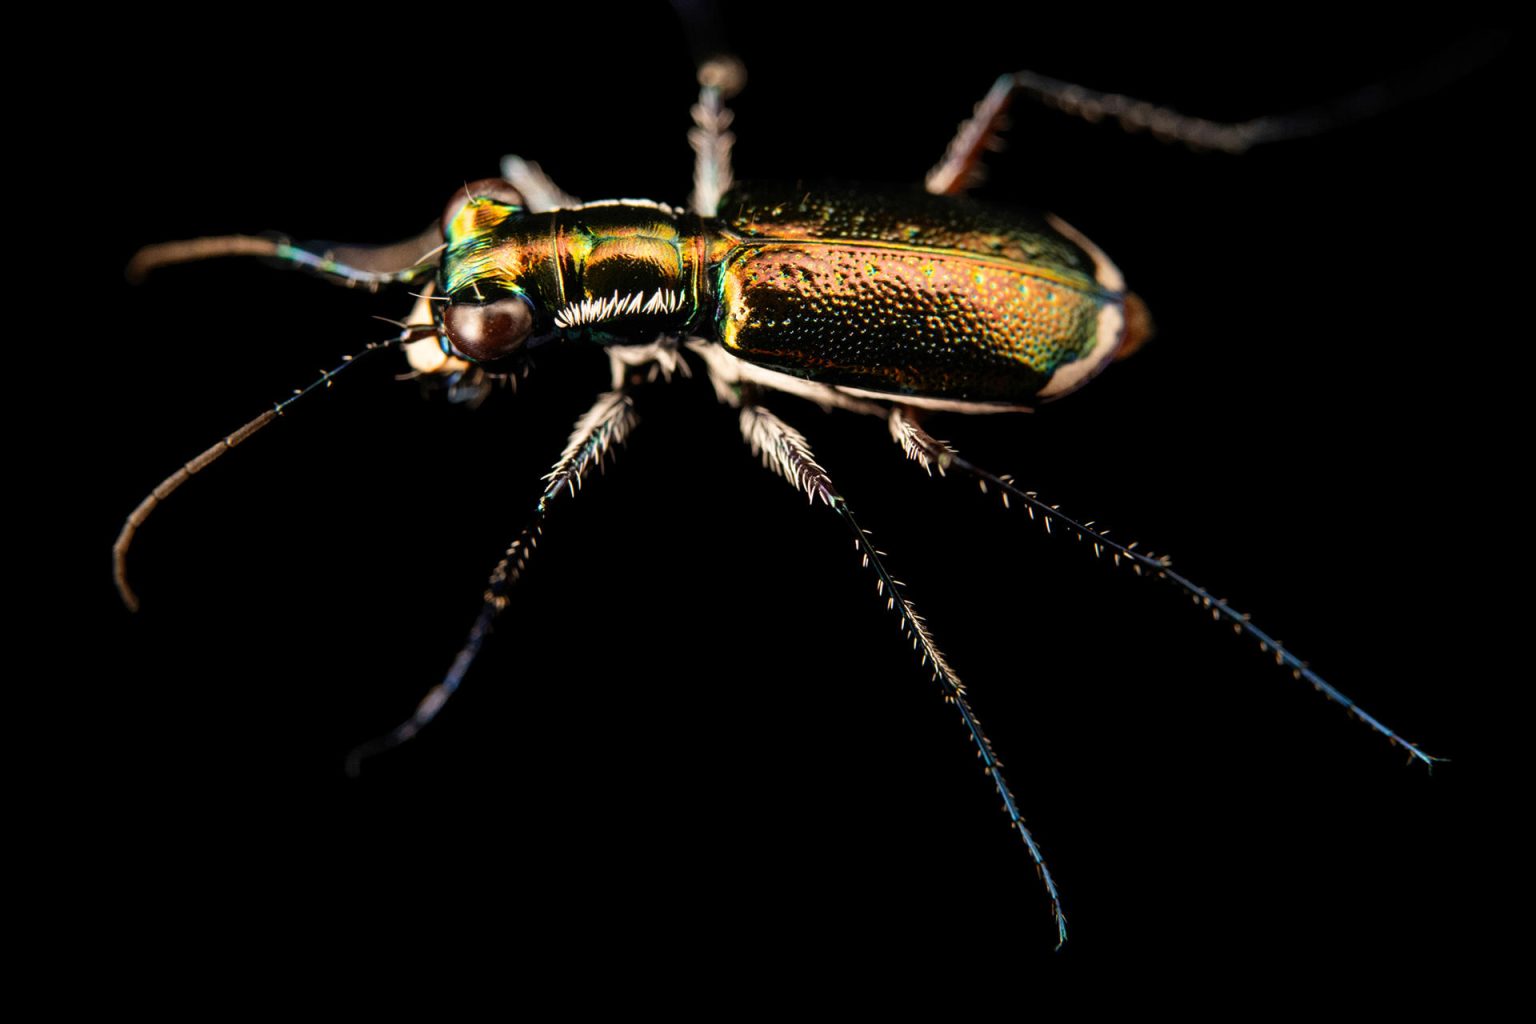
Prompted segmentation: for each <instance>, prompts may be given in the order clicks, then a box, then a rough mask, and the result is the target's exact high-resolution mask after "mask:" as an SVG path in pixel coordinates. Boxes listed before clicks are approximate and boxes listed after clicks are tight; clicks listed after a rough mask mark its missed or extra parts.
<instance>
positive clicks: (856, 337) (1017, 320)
mask: <svg viewBox="0 0 1536 1024" xmlns="http://www.w3.org/2000/svg"><path fill="white" fill-rule="evenodd" d="M720 212H721V217H720V219H719V221H718V223H717V225H715V226H716V230H717V231H719V232H720V233H721V235H723V236H724V237H726V238H728V239H730V240H731V243H732V244H731V246H730V248H729V249H727V250H725V251H724V252H723V253H720V255H719V256H718V258H717V259H715V260H713V261H712V262H711V268H710V269H711V272H712V273H713V275H714V281H715V289H716V295H717V306H716V311H715V330H716V335H717V338H718V340H719V341H720V342H721V344H722V345H724V347H725V348H726V350H727V351H729V352H731V353H733V354H735V355H736V356H738V357H740V358H742V359H744V360H747V361H748V362H751V363H755V364H758V365H760V366H764V367H767V368H770V369H773V370H778V371H780V372H783V373H787V374H791V375H793V376H796V377H802V378H806V379H809V380H814V381H819V382H822V383H826V384H832V385H839V386H844V387H856V388H861V389H865V390H870V391H877V392H881V393H888V394H893V395H905V396H920V397H925V398H940V399H952V400H957V401H974V402H1019V403H1023V402H1027V401H1028V400H1029V399H1030V398H1032V397H1033V396H1034V395H1035V394H1036V393H1037V392H1038V391H1040V389H1041V388H1043V387H1044V386H1045V384H1046V382H1047V381H1049V380H1050V378H1051V375H1052V374H1053V373H1055V371H1056V370H1057V369H1058V368H1060V367H1061V366H1063V365H1065V364H1067V363H1070V362H1073V361H1075V360H1077V359H1080V358H1085V357H1087V356H1088V354H1089V353H1090V352H1092V351H1093V350H1094V347H1095V344H1096V343H1097V342H1098V340H1099V337H1098V331H1099V319H1100V316H1099V314H1100V312H1101V311H1102V310H1103V308H1104V307H1105V306H1106V305H1118V304H1120V303H1121V302H1122V301H1123V296H1122V295H1121V294H1119V293H1117V292H1113V291H1110V290H1107V289H1106V288H1104V287H1103V286H1101V285H1100V284H1099V283H1098V282H1097V281H1096V279H1095V264H1094V259H1093V257H1092V255H1090V254H1089V253H1088V252H1086V251H1084V249H1083V248H1082V247H1081V246H1079V245H1078V244H1077V243H1076V242H1074V241H1072V240H1071V239H1069V238H1067V237H1066V236H1064V235H1063V234H1062V233H1061V232H1060V231H1058V230H1056V229H1055V228H1054V227H1052V226H1051V224H1050V223H1049V222H1047V221H1046V219H1045V218H1043V217H1042V216H1040V215H1039V214H1036V213H1032V212H1028V211H1019V210H1006V209H997V208H992V207H987V206H983V205H980V204H977V203H974V202H971V201H969V200H965V199H960V198H955V197H950V196H932V195H928V194H926V193H919V192H914V193H911V194H902V193H890V194H884V195H882V194H879V193H871V192H869V191H866V190H859V191H855V190H853V189H848V188H838V187H831V188H828V187H818V188H815V189H813V190H806V189H803V188H796V187H792V186H784V185H771V186H743V187H742V188H740V189H738V190H737V191H735V192H733V193H731V194H730V195H727V196H726V197H725V198H724V199H723V200H722V201H721V204H720ZM716 251H718V247H717V249H716Z"/></svg>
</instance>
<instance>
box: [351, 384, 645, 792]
mask: <svg viewBox="0 0 1536 1024" xmlns="http://www.w3.org/2000/svg"><path fill="white" fill-rule="evenodd" d="M634 425H635V406H634V401H633V399H631V398H630V396H629V394H628V392H626V391H624V390H622V389H617V390H614V391H609V392H607V393H606V394H604V395H602V396H601V397H600V398H598V400H597V401H596V403H594V404H593V406H592V408H591V409H589V410H587V412H586V414H585V415H583V416H582V417H581V419H579V420H577V421H576V427H575V429H574V430H573V431H572V432H571V439H570V441H569V443H567V444H566V446H565V451H563V452H561V453H560V459H559V461H557V462H556V463H555V468H554V469H552V470H550V471H549V473H548V475H546V476H545V477H544V483H545V485H546V486H545V488H544V493H542V494H541V495H539V500H538V504H537V506H536V507H535V509H534V516H533V521H532V522H530V523H529V524H528V525H527V526H526V527H524V528H523V532H522V533H520V534H518V535H517V539H516V540H514V541H513V542H512V543H511V544H510V545H509V546H508V547H507V550H506V552H505V553H504V554H503V555H502V556H501V561H500V562H498V563H496V568H495V569H493V570H492V571H491V578H490V582H489V583H488V584H487V585H486V588H485V600H484V603H483V604H481V606H480V614H479V615H478V616H476V618H475V623H474V625H473V626H471V627H470V630H469V636H468V637H466V638H465V640H464V646H463V647H461V648H460V649H459V653H458V654H457V655H455V656H454V659H453V662H452V663H451V664H450V665H449V666H448V671H447V673H446V674H445V675H444V676H443V681H442V682H440V683H438V684H437V685H436V686H434V687H432V689H430V690H428V691H427V694H426V696H425V697H423V698H422V699H421V703H419V704H418V705H416V710H415V712H413V713H412V714H411V717H410V718H407V719H406V720H405V721H404V722H401V723H400V724H399V725H397V726H395V728H394V729H392V730H390V731H389V732H387V733H385V734H384V735H383V736H379V737H377V738H376V739H372V740H369V741H368V742H367V743H364V744H362V745H360V746H358V747H355V748H353V750H352V751H351V752H350V753H348V754H347V774H348V775H352V776H356V775H357V774H358V772H359V771H360V770H361V768H362V761H363V759H364V758H366V757H372V756H373V755H374V754H379V753H383V752H384V751H386V750H389V749H391V748H393V747H397V746H399V745H400V744H402V743H404V742H405V741H406V740H408V739H410V738H411V737H412V736H415V735H416V734H417V733H418V732H420V731H421V730H422V729H423V728H425V727H426V725H427V724H428V723H429V722H431V721H432V719H434V718H436V717H437V713H438V712H439V711H441V710H442V709H443V705H444V704H447V703H448V698H449V697H451V696H453V693H454V691H455V690H457V689H458V688H459V684H460V683H462V682H463V681H464V676H465V674H466V673H468V672H469V669H470V666H471V665H473V664H474V663H475V657H476V656H477V655H478V654H479V653H480V648H481V647H482V646H484V644H485V638H486V637H487V636H488V635H489V634H490V632H491V626H492V624H493V623H494V622H495V621H496V617H497V616H498V615H500V614H501V611H502V609H503V608H505V607H506V606H507V598H506V593H507V590H508V589H509V588H511V586H512V585H513V584H514V583H516V582H517V581H518V579H519V578H520V577H521V576H522V574H523V570H524V569H525V568H526V567H527V565H528V559H529V557H530V556H531V555H532V554H533V549H534V548H535V547H536V546H537V545H538V540H539V536H540V535H541V534H542V533H543V530H544V520H545V519H546V518H547V516H548V513H549V505H550V502H552V501H553V500H554V499H555V498H557V497H559V495H560V493H561V492H562V491H568V492H570V495H571V496H572V497H575V496H576V492H577V490H578V489H579V488H580V486H581V481H582V480H583V479H584V478H585V477H586V475H587V474H588V473H590V472H591V471H592V470H593V469H594V468H599V469H600V468H601V467H602V465H603V460H604V458H605V457H606V456H607V455H608V453H609V452H610V451H611V450H613V449H614V448H615V447H616V446H617V445H619V444H620V443H622V442H623V440H624V438H625V437H626V436H628V434H629V432H630V430H631V429H632V428H633V427H634Z"/></svg>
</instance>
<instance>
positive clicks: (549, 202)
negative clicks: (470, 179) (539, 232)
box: [501, 153, 581, 213]
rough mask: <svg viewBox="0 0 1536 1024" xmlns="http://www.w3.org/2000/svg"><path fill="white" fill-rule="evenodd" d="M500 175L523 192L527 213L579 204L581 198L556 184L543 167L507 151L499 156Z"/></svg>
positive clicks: (544, 211)
mask: <svg viewBox="0 0 1536 1024" xmlns="http://www.w3.org/2000/svg"><path fill="white" fill-rule="evenodd" d="M501 176H502V177H503V178H505V179H506V180H507V183H508V184H509V185H511V186H512V187H513V188H515V189H517V190H518V191H519V192H521V193H522V194H523V199H524V200H525V203H524V206H525V207H526V208H527V210H528V212H529V213H548V212H549V211H550V210H554V209H569V208H570V207H573V206H580V205H581V200H580V199H577V198H576V197H575V196H573V195H571V194H570V193H569V192H567V191H565V190H564V189H563V188H561V187H560V186H559V185H556V184H555V183H554V180H553V179H551V178H550V176H549V175H547V174H545V173H544V168H542V167H540V166H539V165H538V164H536V163H534V162H533V161H532V160H524V159H523V158H522V157H520V156H517V155H516V154H513V153H508V154H507V155H506V156H504V157H502V158H501Z"/></svg>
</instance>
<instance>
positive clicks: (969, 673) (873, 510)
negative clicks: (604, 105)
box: [530, 154, 1174, 676]
mask: <svg viewBox="0 0 1536 1024" xmlns="http://www.w3.org/2000/svg"><path fill="white" fill-rule="evenodd" d="M530 155H536V154H530ZM1071 507H1072V505H1071V504H1069V505H1068V508H1069V510H1071ZM871 513H877V508H872V510H871ZM866 514H868V513H866ZM877 525H879V524H877ZM1169 547H1174V545H1169ZM895 553H897V560H900V557H902V553H900V548H897V551H895ZM968 676H974V674H971V672H968Z"/></svg>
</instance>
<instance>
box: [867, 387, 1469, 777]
mask: <svg viewBox="0 0 1536 1024" xmlns="http://www.w3.org/2000/svg"><path fill="white" fill-rule="evenodd" d="M890 424H891V436H892V437H894V438H895V439H896V442H897V443H898V444H899V445H901V447H902V449H903V450H904V451H905V452H906V453H907V457H908V458H910V459H912V460H913V461H915V462H917V463H918V464H919V465H921V466H923V467H924V468H925V469H928V470H929V472H930V473H931V472H932V471H933V469H934V468H937V469H938V470H939V472H940V473H941V474H942V473H944V471H945V470H948V469H954V470H958V471H960V472H963V473H966V474H969V475H970V476H971V477H972V478H974V479H975V480H976V481H977V483H979V484H980V485H981V489H982V490H983V491H984V492H985V491H987V490H989V489H993V488H995V489H996V490H997V492H998V493H999V494H1000V495H1001V497H1002V499H1003V504H1004V505H1011V504H1012V503H1013V502H1018V503H1019V504H1020V505H1022V506H1023V508H1024V510H1025V511H1026V512H1027V513H1028V514H1029V517H1030V518H1031V519H1039V520H1040V521H1041V523H1042V525H1044V527H1045V530H1046V532H1047V533H1052V532H1055V531H1056V530H1061V531H1064V532H1065V533H1067V534H1070V535H1072V536H1075V537H1077V538H1078V539H1079V540H1084V541H1088V542H1089V543H1091V544H1092V545H1093V553H1094V555H1096V556H1098V557H1101V558H1102V557H1104V556H1106V555H1107V556H1109V558H1110V559H1112V560H1113V561H1114V563H1115V565H1117V566H1119V565H1122V564H1124V565H1128V566H1129V567H1130V568H1131V569H1132V570H1133V571H1135V573H1136V574H1137V575H1138V576H1152V577H1155V578H1157V579H1163V580H1167V581H1168V582H1170V583H1172V584H1173V585H1174V586H1176V587H1178V588H1179V589H1180V590H1182V591H1183V592H1184V593H1185V595H1186V596H1188V597H1189V598H1190V599H1191V600H1192V601H1193V602H1194V603H1195V604H1196V605H1197V606H1198V607H1201V608H1204V609H1205V610H1206V611H1208V612H1210V614H1211V617H1212V618H1213V619H1215V620H1216V621H1217V622H1226V623H1227V624H1229V625H1230V626H1231V627H1232V628H1233V630H1234V631H1235V632H1237V633H1238V634H1240V635H1246V636H1247V637H1248V638H1249V639H1251V640H1253V641H1255V642H1257V643H1258V645H1259V650H1261V651H1263V652H1264V653H1265V654H1268V655H1270V656H1272V657H1273V658H1274V659H1275V663H1276V664H1277V665H1280V666H1281V667H1282V668H1286V669H1289V670H1290V672H1291V675H1292V676H1293V677H1294V678H1296V679H1297V680H1302V681H1305V682H1307V683H1309V684H1311V686H1312V688H1313V689H1315V690H1317V692H1319V693H1321V694H1322V695H1323V696H1325V697H1327V698H1328V699H1329V700H1331V701H1333V702H1334V703H1335V704H1338V705H1340V706H1341V707H1343V708H1344V709H1345V710H1347V711H1348V712H1349V713H1350V714H1352V715H1354V716H1355V717H1356V718H1358V719H1359V720H1360V721H1362V722H1364V723H1365V724H1366V725H1368V726H1370V727H1371V728H1372V729H1374V730H1375V731H1376V732H1378V733H1380V734H1381V735H1383V736H1385V737H1386V738H1387V740H1388V742H1390V743H1392V744H1393V745H1395V746H1400V747H1402V748H1403V749H1404V750H1406V751H1407V752H1408V753H1409V754H1410V755H1411V756H1412V757H1413V758H1415V759H1417V760H1418V761H1419V762H1420V763H1422V764H1423V765H1424V766H1425V767H1427V768H1428V767H1433V765H1434V764H1435V762H1437V761H1443V760H1444V758H1440V757H1434V756H1432V755H1430V754H1426V753H1425V752H1424V751H1422V750H1420V749H1419V748H1418V747H1417V746H1415V745H1414V744H1412V743H1410V742H1408V741H1407V740H1406V739H1404V738H1403V737H1402V736H1400V735H1398V734H1397V733H1396V732H1394V731H1393V730H1392V729H1390V728H1388V727H1387V726H1386V725H1384V724H1382V722H1381V721H1380V720H1379V719H1377V718H1375V717H1374V716H1373V715H1371V714H1369V713H1368V712H1367V711H1366V710H1365V709H1364V708H1362V707H1360V705H1358V704H1356V703H1355V702H1354V701H1353V700H1351V699H1350V698H1349V697H1347V696H1345V695H1344V694H1343V693H1342V692H1341V691H1340V690H1339V689H1337V688H1336V687H1334V686H1333V685H1332V684H1330V683H1329V682H1328V681H1327V680H1325V679H1323V677H1322V676H1320V675H1318V674H1317V673H1316V672H1314V671H1313V670H1312V669H1311V668H1310V667H1308V665H1307V663H1306V662H1304V661H1302V660H1301V659H1300V658H1298V657H1297V656H1296V655H1295V654H1293V653H1291V652H1290V651H1289V650H1288V649H1287V648H1285V647H1284V646H1283V645H1281V644H1280V642H1279V641H1277V640H1276V639H1275V638H1274V637H1272V636H1271V635H1270V634H1269V633H1267V632H1265V631H1264V630H1262V629H1260V628H1259V627H1258V626H1256V625H1254V624H1253V623H1252V622H1251V621H1249V618H1248V616H1247V615H1245V614H1244V613H1242V612H1240V611H1238V610H1237V609H1236V608H1233V607H1232V606H1231V605H1230V604H1228V603H1227V602H1226V601H1224V600H1222V599H1221V598H1219V597H1216V596H1215V595H1213V594H1212V593H1211V592H1210V591H1209V590H1207V589H1205V588H1204V587H1202V586H1200V585H1199V584H1197V583H1195V582H1194V581H1193V580H1191V579H1189V578H1188V577H1187V576H1184V575H1182V574H1180V573H1177V572H1175V571H1174V570H1173V567H1172V563H1171V562H1170V561H1169V559H1168V558H1166V557H1160V556H1155V555H1151V554H1148V553H1146V552H1142V551H1138V550H1136V544H1134V543H1131V544H1121V543H1120V542H1119V541H1117V540H1111V539H1110V537H1109V531H1108V530H1105V529H1103V528H1102V527H1099V526H1097V525H1096V524H1095V523H1093V522H1092V521H1091V520H1090V521H1080V520H1077V519H1074V518H1073V517H1071V516H1069V515H1067V514H1066V513H1065V512H1063V511H1061V508H1060V506H1057V505H1050V504H1047V503H1046V502H1045V501H1043V500H1041V498H1040V497H1039V495H1037V494H1036V493H1035V492H1034V491H1026V490H1023V489H1022V488H1020V487H1019V486H1018V485H1017V484H1015V483H1014V482H1013V480H1012V478H1010V477H1007V476H1001V475H999V474H996V473H993V472H991V471H990V470H986V469H983V468H981V467H980V466H978V465H976V464H975V463H973V462H970V461H968V460H967V459H966V458H965V457H964V456H962V455H961V454H960V453H959V452H958V451H956V450H955V449H954V447H953V446H951V445H950V444H949V443H948V442H945V441H939V440H937V439H935V438H934V437H932V436H931V435H929V434H928V432H927V431H925V430H924V429H923V428H922V426H921V425H919V423H918V420H917V414H916V412H915V411H914V410H912V409H910V408H906V407H904V406H901V405H897V406H895V407H893V408H892V409H891V419H890Z"/></svg>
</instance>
